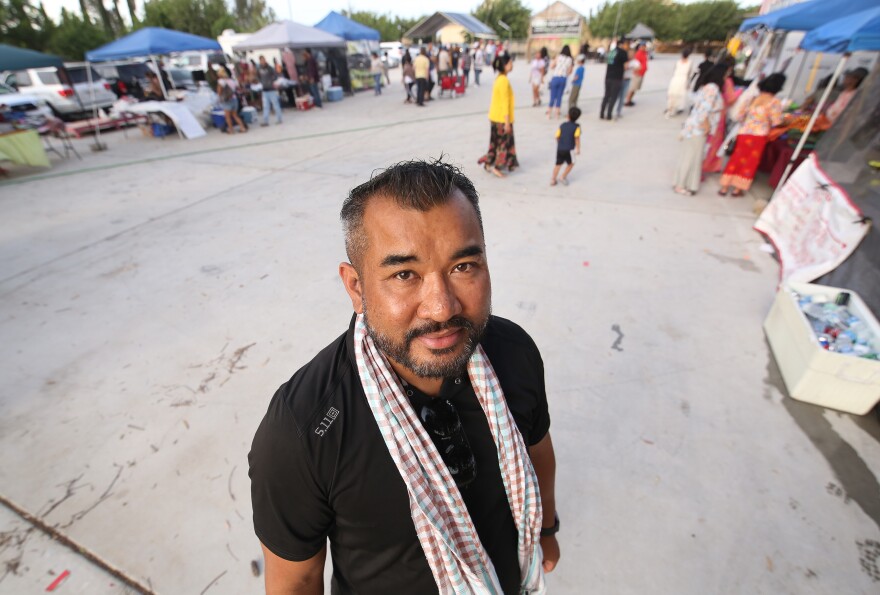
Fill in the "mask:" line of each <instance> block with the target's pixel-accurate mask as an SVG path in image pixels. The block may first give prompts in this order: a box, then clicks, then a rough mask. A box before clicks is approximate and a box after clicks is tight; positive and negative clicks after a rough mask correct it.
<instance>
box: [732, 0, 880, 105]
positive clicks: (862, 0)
mask: <svg viewBox="0 0 880 595" xmlns="http://www.w3.org/2000/svg"><path fill="white" fill-rule="evenodd" d="M877 2H878V0H808V1H807V2H799V3H797V4H793V5H791V6H786V7H785V8H780V9H779V10H774V11H772V12H768V13H767V14H762V15H759V16H756V17H752V18H750V19H746V20H744V21H743V23H742V25H740V27H739V30H740V31H741V32H742V31H749V30H751V29H756V28H758V27H763V28H765V29H769V30H770V31H771V34H770V35H769V36H768V37H767V39H766V40H765V42H764V44H763V46H762V47H761V50H760V52H759V54H758V55H759V58H758V61H757V62H756V64H759V66H758V68H757V69H758V70H760V68H761V67H760V65H761V64H763V62H764V59H765V58H766V56H765V54H769V52H770V46H771V44H772V43H773V39H774V37H775V35H776V32H777V31H812V30H813V29H815V28H816V27H821V26H822V25H825V24H827V23H829V22H831V21H833V20H836V19H840V18H842V17H846V16H849V15H851V14H854V13H857V12H861V11H864V10H868V9H870V8H876V7H877ZM806 61H807V55H806V54H804V56H803V59H802V60H801V63H800V66H799V67H798V70H797V74H795V77H794V81H793V83H792V88H794V87H796V86H797V83H798V81H800V78H801V73H802V71H803V68H804V65H805V64H806ZM777 65H778V60H777Z"/></svg>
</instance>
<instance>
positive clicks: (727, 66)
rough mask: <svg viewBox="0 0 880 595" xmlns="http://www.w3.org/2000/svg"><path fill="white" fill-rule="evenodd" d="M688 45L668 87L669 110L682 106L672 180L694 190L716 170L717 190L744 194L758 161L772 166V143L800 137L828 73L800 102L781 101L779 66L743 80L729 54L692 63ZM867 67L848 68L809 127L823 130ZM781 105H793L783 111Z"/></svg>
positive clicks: (680, 187) (686, 191)
mask: <svg viewBox="0 0 880 595" xmlns="http://www.w3.org/2000/svg"><path fill="white" fill-rule="evenodd" d="M691 53H692V52H691V50H690V48H685V49H684V50H683V51H682V53H681V57H680V58H679V60H678V61H677V62H676V65H675V68H674V70H673V75H672V79H671V80H670V82H669V88H668V94H667V104H666V117H667V118H671V117H674V116H676V115H678V114H681V113H684V112H686V111H687V118H686V120H685V123H684V125H683V127H682V131H681V134H680V139H681V141H682V143H683V147H682V152H681V157H680V160H679V164H678V167H677V169H676V173H675V176H674V185H673V188H674V190H675V191H676V192H679V193H681V194H685V195H694V194H696V193H697V191H698V190H699V188H700V184H701V182H704V181H706V179H707V178H708V177H709V176H710V175H711V174H717V173H720V174H721V176H720V179H719V182H718V184H719V187H718V194H719V195H721V196H732V197H741V196H743V195H744V194H745V193H746V192H748V191H749V189H750V188H751V185H752V183H753V181H754V179H755V176H756V174H757V172H758V170H759V168H761V167H763V168H764V169H765V171H771V170H772V168H771V167H770V166H769V165H767V164H768V163H770V164H772V163H773V161H774V159H773V155H774V151H773V150H770V149H772V148H773V147H775V146H776V144H777V143H782V144H783V145H788V143H789V141H790V140H793V141H795V142H796V140H797V139H799V138H800V135H801V134H802V133H803V129H804V126H805V124H806V122H807V121H809V120H810V116H812V114H813V112H814V110H815V108H816V104H817V102H818V98H819V97H820V96H821V94H822V93H823V92H824V91H825V88H826V87H827V85H828V84H829V79H830V77H829V79H825V80H823V81H820V83H819V85H818V89H817V90H815V92H814V93H813V94H812V95H810V96H809V97H807V98H806V99H805V100H804V102H803V103H802V104H801V105H800V106H797V105H796V104H791V105H784V104H783V101H782V100H781V99H779V97H777V95H778V94H779V93H780V92H781V91H782V89H783V87H784V86H785V82H786V77H785V74H783V73H781V72H776V73H772V74H769V75H767V76H765V77H763V78H761V77H759V78H758V79H756V80H751V81H750V80H743V79H740V78H738V77H737V76H735V74H734V68H735V65H736V63H735V60H734V58H733V57H732V56H731V55H729V54H727V53H722V54H721V55H719V56H715V55H714V54H713V52H712V51H711V50H708V51H706V53H705V56H704V59H703V60H702V62H700V64H699V65H696V66H694V62H693V61H692V60H691ZM867 74H868V72H867V70H866V69H864V68H854V69H852V70H849V71H847V72H846V73H845V75H844V77H843V81H842V84H841V88H840V89H839V90H837V89H836V90H834V91H835V92H834V93H832V96H831V100H830V101H828V103H827V104H826V106H825V108H824V109H823V111H822V113H820V114H816V116H817V118H816V121H815V125H814V127H813V131H814V133H816V134H821V133H822V132H824V131H825V130H827V129H828V128H830V127H831V126H832V125H833V124H834V122H835V121H836V120H837V119H838V118H839V117H840V115H841V114H842V113H843V111H844V109H846V107H847V105H849V103H850V102H851V101H852V99H853V97H854V96H855V94H856V93H857V91H858V88H859V85H860V84H861V82H862V80H864V79H865V77H866V76H867ZM788 103H789V102H786V104H788ZM786 106H788V107H789V109H790V110H792V111H790V112H789V113H788V114H786V111H785V109H784V108H785V107H786ZM795 108H797V109H795ZM688 110H689V111H688ZM790 133H793V134H792V135H791V138H790V139H789V138H787V137H788V136H789V134H790ZM790 153H791V152H790V151H789V152H788V153H787V154H790ZM725 158H726V159H727V162H726V164H725ZM770 183H771V185H775V184H776V183H778V180H774V178H773V176H772V175H771V180H770Z"/></svg>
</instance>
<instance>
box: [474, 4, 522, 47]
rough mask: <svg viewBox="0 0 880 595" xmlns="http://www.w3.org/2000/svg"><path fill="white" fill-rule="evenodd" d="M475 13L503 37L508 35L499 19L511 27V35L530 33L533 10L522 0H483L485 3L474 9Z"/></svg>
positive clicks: (520, 35)
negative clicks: (499, 23) (524, 4)
mask: <svg viewBox="0 0 880 595" xmlns="http://www.w3.org/2000/svg"><path fill="white" fill-rule="evenodd" d="M473 15H474V17H476V18H477V19H478V20H480V21H482V22H484V23H486V24H487V25H489V26H490V27H492V28H493V29H495V31H497V32H498V33H499V34H500V35H501V37H505V36H506V35H505V34H506V31H504V30H503V28H502V27H501V26H500V25H498V21H499V20H501V21H504V22H505V23H506V24H507V26H508V27H510V36H511V37H513V38H523V37H528V35H529V22H530V21H531V19H532V11H531V10H529V9H528V8H526V7H525V6H523V3H522V1H521V0H483V3H482V4H480V5H479V6H478V7H477V8H475V9H474V11H473Z"/></svg>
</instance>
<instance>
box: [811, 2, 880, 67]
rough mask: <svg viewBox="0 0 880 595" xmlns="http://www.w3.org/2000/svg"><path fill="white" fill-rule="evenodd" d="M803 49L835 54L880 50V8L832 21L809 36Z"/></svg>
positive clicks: (814, 30)
mask: <svg viewBox="0 0 880 595" xmlns="http://www.w3.org/2000/svg"><path fill="white" fill-rule="evenodd" d="M801 48H803V49H805V50H810V51H813V52H831V53H835V54H839V53H844V52H845V53H850V52H860V51H878V50H880V6H877V5H876V1H875V7H874V8H871V9H868V10H863V11H861V12H857V13H855V14H851V15H849V16H846V17H843V18H840V19H837V20H835V21H831V22H830V23H827V24H825V25H823V26H821V27H817V28H816V29H813V30H812V31H810V32H809V33H807V35H806V37H804V39H803V41H801Z"/></svg>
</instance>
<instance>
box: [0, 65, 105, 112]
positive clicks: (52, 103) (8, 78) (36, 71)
mask: <svg viewBox="0 0 880 595" xmlns="http://www.w3.org/2000/svg"><path fill="white" fill-rule="evenodd" d="M91 74H92V84H91V86H89V82H88V72H87V71H86V66H85V65H84V64H71V65H67V66H66V67H65V68H64V69H63V70H59V69H57V68H54V67H52V68H29V69H27V70H18V71H15V72H9V71H7V72H4V73H2V74H0V83H4V84H6V85H9V86H10V87H13V88H14V89H16V90H18V91H19V92H23V93H26V94H28V95H33V96H35V97H39V98H40V99H43V100H44V101H45V102H46V103H47V104H48V105H49V108H50V109H51V110H52V112H53V113H54V114H55V115H56V116H58V117H59V118H63V119H72V118H75V117H82V116H89V115H90V114H91V113H92V111H93V110H94V109H95V108H96V107H97V108H98V109H104V110H107V109H109V108H110V107H112V105H113V104H114V103H115V102H116V95H115V94H114V93H113V91H112V89H111V88H110V83H108V82H107V81H106V80H104V79H103V78H102V77H101V75H100V74H98V72H97V71H95V69H94V68H92V73H91Z"/></svg>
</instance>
